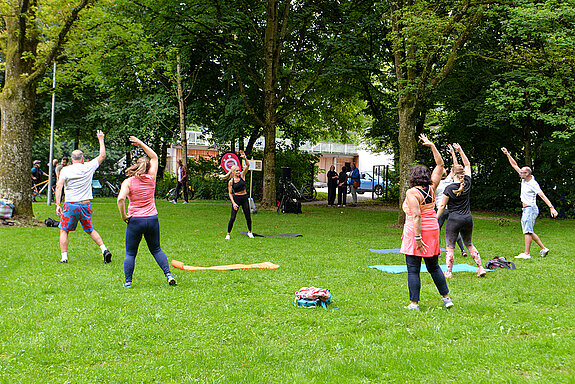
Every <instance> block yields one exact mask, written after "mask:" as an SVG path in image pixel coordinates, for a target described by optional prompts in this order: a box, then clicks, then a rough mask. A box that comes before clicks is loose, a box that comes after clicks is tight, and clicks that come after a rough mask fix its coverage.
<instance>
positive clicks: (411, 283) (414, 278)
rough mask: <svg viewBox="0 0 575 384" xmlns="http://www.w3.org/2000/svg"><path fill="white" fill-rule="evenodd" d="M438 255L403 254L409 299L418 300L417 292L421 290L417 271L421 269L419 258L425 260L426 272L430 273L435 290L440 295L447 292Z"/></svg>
mask: <svg viewBox="0 0 575 384" xmlns="http://www.w3.org/2000/svg"><path fill="white" fill-rule="evenodd" d="M438 258H439V257H438V256H433V257H421V256H411V255H405V263H406V264H407V286H408V288H409V300H411V301H419V292H420V291H421V278H420V277H419V272H420V270H421V259H423V260H424V261H425V267H426V268H427V272H429V274H430V275H431V278H432V279H433V282H434V283H435V286H436V287H437V290H438V291H439V294H440V295H441V296H445V295H447V294H448V293H449V288H447V282H446V281H445V276H444V275H443V272H442V271H441V267H440V266H439V262H438Z"/></svg>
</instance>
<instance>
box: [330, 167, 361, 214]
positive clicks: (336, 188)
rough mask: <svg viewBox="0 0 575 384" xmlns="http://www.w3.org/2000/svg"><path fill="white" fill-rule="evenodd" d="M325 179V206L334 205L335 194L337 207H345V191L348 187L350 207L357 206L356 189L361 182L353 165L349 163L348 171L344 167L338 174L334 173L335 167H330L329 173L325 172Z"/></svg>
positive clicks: (357, 170)
mask: <svg viewBox="0 0 575 384" xmlns="http://www.w3.org/2000/svg"><path fill="white" fill-rule="evenodd" d="M348 173H349V175H348ZM326 177H327V205H329V206H331V207H334V206H335V205H336V204H335V197H336V193H337V206H338V207H345V206H346V203H347V189H348V186H349V189H350V192H351V198H352V203H351V204H350V206H351V207H355V206H357V189H358V188H359V185H360V182H361V180H360V174H359V169H357V167H356V166H355V163H351V165H350V170H349V171H348V169H347V167H346V166H343V167H342V168H341V172H340V173H339V174H338V173H337V172H336V171H335V166H334V165H332V166H330V167H329V171H327V174H326Z"/></svg>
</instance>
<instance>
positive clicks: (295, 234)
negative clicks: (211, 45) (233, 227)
mask: <svg viewBox="0 0 575 384" xmlns="http://www.w3.org/2000/svg"><path fill="white" fill-rule="evenodd" d="M240 233H241V234H242V235H246V236H247V235H248V233H247V232H240ZM252 234H253V235H254V236H255V237H301V236H303V235H301V234H299V233H283V234H281V235H262V234H260V233H255V232H252Z"/></svg>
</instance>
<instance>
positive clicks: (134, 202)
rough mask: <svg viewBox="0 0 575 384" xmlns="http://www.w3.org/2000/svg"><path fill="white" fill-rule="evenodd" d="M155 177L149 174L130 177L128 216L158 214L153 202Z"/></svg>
mask: <svg viewBox="0 0 575 384" xmlns="http://www.w3.org/2000/svg"><path fill="white" fill-rule="evenodd" d="M155 191H156V179H155V178H154V177H152V176H151V175H143V176H132V177H130V193H129V194H128V200H130V204H129V205H128V216H154V215H157V214H158V211H157V210H156V203H155V202H154V192H155Z"/></svg>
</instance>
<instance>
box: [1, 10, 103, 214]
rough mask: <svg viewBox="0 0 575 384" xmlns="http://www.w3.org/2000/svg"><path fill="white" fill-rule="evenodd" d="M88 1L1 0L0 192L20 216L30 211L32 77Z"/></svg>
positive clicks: (42, 68) (47, 62)
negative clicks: (2, 78) (2, 61)
mask: <svg viewBox="0 0 575 384" xmlns="http://www.w3.org/2000/svg"><path fill="white" fill-rule="evenodd" d="M94 1H95V0H78V1H76V2H70V1H59V0H53V1H48V2H46V3H45V4H43V6H42V7H40V6H39V4H38V0H7V1H3V2H2V5H0V13H1V14H2V23H1V24H0V50H1V51H2V53H3V55H4V58H5V61H6V62H5V81H4V86H3V87H2V91H1V92H0V113H1V124H0V196H2V197H4V198H8V199H10V200H13V201H14V205H15V207H16V210H15V211H16V214H17V215H18V216H20V217H24V218H29V217H32V215H33V212H32V195H31V193H30V164H31V163H32V157H31V154H32V151H31V148H32V137H33V130H34V126H33V125H34V115H33V112H34V104H35V100H36V87H37V84H38V81H39V80H40V79H41V77H42V76H43V75H44V73H45V72H46V70H47V69H48V67H49V66H50V64H51V63H52V61H53V60H54V58H55V57H56V56H57V55H58V53H59V52H60V51H61V50H62V48H63V45H64V43H65V41H66V37H67V35H68V33H69V32H70V30H71V29H72V27H73V26H74V24H75V23H76V21H77V20H78V16H79V14H80V12H81V11H82V10H83V9H85V8H86V7H88V6H89V5H90V4H92V3H93V2H94ZM71 3H72V4H71ZM42 21H46V22H47V24H46V25H41V24H40V23H41V22H42Z"/></svg>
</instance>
